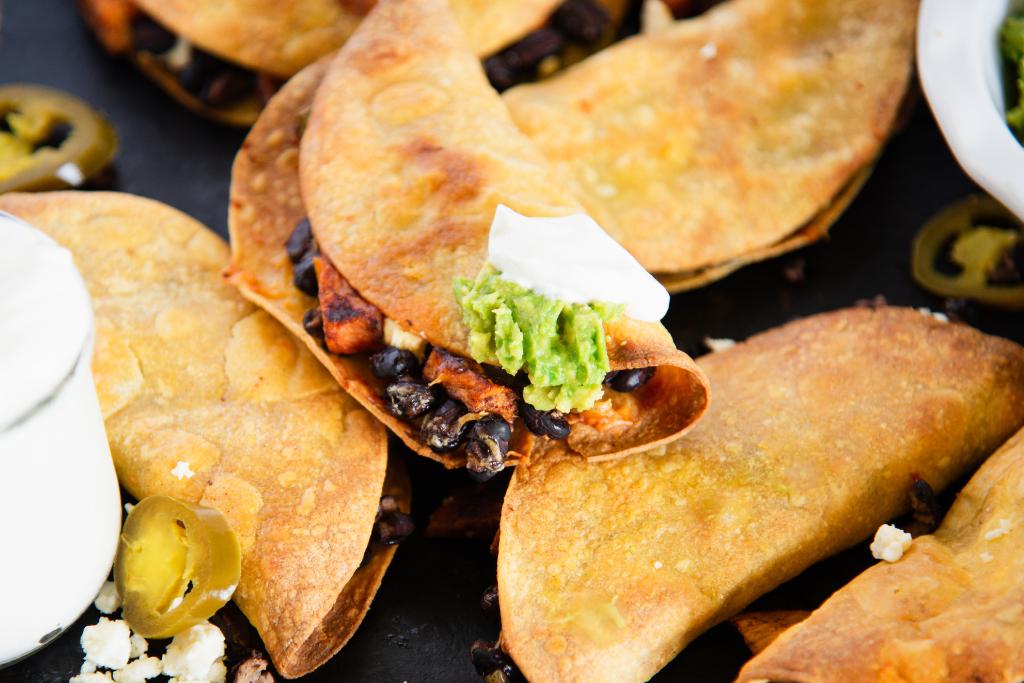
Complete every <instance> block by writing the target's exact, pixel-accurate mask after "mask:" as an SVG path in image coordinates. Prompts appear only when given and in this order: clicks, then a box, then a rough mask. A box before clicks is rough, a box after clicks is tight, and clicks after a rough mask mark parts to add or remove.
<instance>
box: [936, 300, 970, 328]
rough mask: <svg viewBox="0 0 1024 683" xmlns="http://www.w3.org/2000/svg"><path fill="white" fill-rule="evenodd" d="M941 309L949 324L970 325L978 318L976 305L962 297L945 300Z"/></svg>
mask: <svg viewBox="0 0 1024 683" xmlns="http://www.w3.org/2000/svg"><path fill="white" fill-rule="evenodd" d="M942 308H943V311H945V313H946V317H947V318H949V319H950V321H951V322H956V323H970V322H971V321H973V320H974V319H975V318H977V316H978V307H977V305H976V304H975V303H974V302H973V301H972V300H970V299H965V298H963V297H952V298H949V299H946V301H945V303H944V304H943V306H942Z"/></svg>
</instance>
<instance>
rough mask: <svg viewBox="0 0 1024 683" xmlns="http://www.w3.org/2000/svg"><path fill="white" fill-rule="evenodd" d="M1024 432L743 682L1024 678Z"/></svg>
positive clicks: (760, 660)
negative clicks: (937, 517) (939, 517)
mask: <svg viewBox="0 0 1024 683" xmlns="http://www.w3.org/2000/svg"><path fill="white" fill-rule="evenodd" d="M1022 501H1024V432H1018V433H1017V435H1016V436H1014V437H1013V438H1012V439H1011V440H1010V441H1009V442H1008V443H1007V444H1006V445H1004V446H1003V447H1002V448H1001V449H1000V450H999V451H998V452H997V453H996V454H995V455H993V456H992V457H991V458H990V459H989V460H988V461H987V462H986V463H985V464H984V465H983V466H982V468H981V469H980V470H979V471H978V473H977V474H975V475H974V477H973V478H972V479H971V481H970V482H969V483H968V484H967V486H966V487H965V488H964V490H963V491H961V492H960V494H959V496H958V498H957V500H956V503H954V505H953V507H952V508H951V509H950V511H949V514H947V515H946V519H945V520H944V521H943V523H942V526H941V527H939V529H938V531H936V532H935V534H934V535H931V536H920V537H918V538H915V539H914V541H913V543H912V544H911V546H910V548H909V550H907V552H906V554H905V555H904V556H903V558H902V559H900V560H899V561H898V562H895V563H888V562H881V563H879V564H878V565H877V566H875V567H872V568H871V569H869V570H867V571H866V572H864V573H863V574H861V575H860V576H858V577H857V578H856V579H854V580H853V581H852V582H851V583H850V584H849V585H847V586H846V587H844V588H842V589H840V590H839V591H838V592H837V593H836V594H835V595H833V596H832V597H831V598H829V599H828V600H827V601H826V602H825V604H824V605H822V606H821V608H820V609H818V610H817V611H815V612H814V613H812V614H811V616H810V618H808V619H807V620H806V621H805V622H803V623H801V624H800V625H798V626H796V627H794V628H791V629H790V630H788V631H786V632H785V633H784V634H783V635H781V636H780V637H779V639H778V640H776V641H775V642H774V643H773V644H772V645H770V646H769V647H768V648H767V649H766V650H765V651H764V652H763V653H761V655H760V656H758V657H755V658H754V659H753V660H751V661H750V662H749V663H748V664H747V665H746V666H745V667H744V668H743V671H742V672H741V673H740V678H739V679H740V680H741V681H748V682H751V683H752V682H753V681H769V680H771V681H792V682H793V683H810V682H811V681H822V682H824V681H828V682H830V683H832V682H836V683H841V682H842V681H858V682H860V681H864V682H867V681H900V682H901V683H912V682H913V683H918V682H919V683H925V682H928V683H930V682H932V681H964V682H967V681H1019V680H1024V553H1022V545H1024V502H1022Z"/></svg>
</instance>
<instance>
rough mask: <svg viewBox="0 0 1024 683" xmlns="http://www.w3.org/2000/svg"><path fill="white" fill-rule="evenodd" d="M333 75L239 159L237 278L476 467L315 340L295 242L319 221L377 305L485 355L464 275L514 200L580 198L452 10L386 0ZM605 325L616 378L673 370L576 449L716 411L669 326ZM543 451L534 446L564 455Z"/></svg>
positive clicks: (327, 241) (639, 444)
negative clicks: (474, 335) (297, 230)
mask: <svg viewBox="0 0 1024 683" xmlns="http://www.w3.org/2000/svg"><path fill="white" fill-rule="evenodd" d="M324 68H325V67H324V66H323V64H322V63H318V64H317V65H314V66H311V67H310V68H309V69H308V70H306V71H303V72H302V73H301V74H299V75H298V77H297V78H296V79H294V80H293V81H292V82H290V83H289V84H288V85H287V86H286V87H285V88H284V89H283V90H282V91H281V92H280V93H279V94H278V96H276V97H275V98H273V99H272V100H271V102H270V103H269V105H268V107H267V109H266V111H265V113H264V115H263V116H262V117H261V119H260V121H259V122H258V123H257V125H256V126H255V127H254V129H253V131H252V133H251V135H250V136H249V138H248V139H247V140H246V143H245V145H244V146H243V148H242V150H241V152H240V153H239V156H238V159H237V160H236V164H235V168H234V173H233V179H232V202H231V213H230V222H231V231H232V240H233V242H234V249H235V254H234V259H233V264H232V267H231V269H230V275H231V279H232V281H233V282H234V283H236V284H237V285H238V286H239V287H240V288H241V289H242V291H243V292H245V293H246V295H247V296H249V297H251V298H252V299H253V300H254V301H257V303H259V304H260V305H261V306H265V307H266V308H267V310H269V311H271V312H272V313H273V314H274V315H275V316H276V317H278V319H279V320H282V322H284V323H285V324H286V325H287V326H288V327H289V328H290V329H291V330H292V331H293V332H295V333H296V334H298V335H300V336H302V338H303V339H304V340H305V341H306V343H307V345H309V346H310V348H311V349H312V350H313V352H314V353H316V354H317V355H318V357H319V358H320V359H321V360H322V361H323V362H324V364H325V365H327V367H328V368H329V369H331V371H332V373H333V374H334V376H335V377H336V378H337V379H338V381H339V382H341V384H342V385H343V386H345V388H346V389H347V390H349V391H350V392H352V394H353V396H355V397H356V398H357V399H358V400H360V401H361V402H363V403H364V405H366V406H367V408H368V409H369V410H371V411H372V412H373V413H374V414H375V415H377V416H378V418H380V419H381V420H383V421H384V422H385V423H386V424H387V425H388V426H389V427H391V428H392V429H394V430H395V432H396V433H397V434H399V436H401V437H402V438H403V439H404V440H405V441H406V443H407V444H409V446H410V447H412V448H413V449H415V450H416V451H418V452H419V453H421V454H423V455H426V456H428V457H433V458H435V459H438V460H440V461H442V462H444V463H445V464H446V465H448V466H459V465H460V464H461V462H462V458H461V456H454V455H444V454H435V453H433V452H432V451H430V449H429V448H428V447H426V446H425V445H424V444H422V443H421V442H420V441H419V434H418V429H417V428H416V427H415V426H414V425H412V424H410V423H408V422H404V421H401V420H397V419H395V418H394V417H392V416H391V415H390V414H388V412H387V410H386V408H385V406H384V403H383V402H382V400H381V399H380V394H381V391H382V389H383V387H382V385H381V384H380V382H379V381H378V380H376V379H375V378H373V377H372V374H371V373H370V371H369V367H368V366H367V363H366V361H365V358H357V357H349V358H340V357H337V356H329V355H327V354H325V353H324V352H323V350H322V349H321V348H320V346H319V344H318V343H317V342H316V341H315V340H313V339H312V338H310V337H309V336H308V335H305V333H304V332H303V331H302V326H301V319H302V314H303V313H304V312H305V311H306V310H307V309H308V308H310V307H312V306H314V305H315V304H316V302H315V301H314V300H313V299H311V298H309V297H305V296H303V295H301V294H299V293H297V292H296V291H295V288H294V286H293V285H292V284H291V276H290V270H291V267H290V264H289V263H288V261H287V257H286V253H285V250H284V248H283V247H284V242H285V240H286V239H287V237H288V235H289V234H290V232H291V231H292V230H293V228H294V226H295V223H296V221H298V220H299V219H300V218H302V216H303V215H305V212H308V216H309V218H310V221H311V223H312V224H313V230H314V232H315V234H316V237H317V241H318V243H319V245H320V248H321V249H322V250H323V251H324V253H326V254H327V255H328V256H329V257H330V259H331V261H332V263H333V264H334V265H335V267H337V268H338V270H339V271H341V273H342V274H343V275H344V276H345V277H346V278H347V279H348V281H349V282H350V283H351V284H352V286H353V287H355V289H356V290H357V291H358V292H359V293H360V294H361V295H362V296H363V297H365V298H366V299H367V300H369V301H370V302H371V303H373V304H374V305H376V306H377V307H378V308H380V309H381V310H382V312H383V313H384V314H385V315H387V316H388V317H390V318H391V319H392V320H393V321H395V322H396V323H397V324H398V325H399V326H401V327H402V328H403V329H405V330H406V331H411V332H413V333H418V334H420V335H421V336H422V337H424V338H426V339H427V340H428V341H431V342H432V343H434V344H436V345H438V346H441V347H443V348H446V349H448V350H450V351H453V352H455V353H459V354H461V355H463V356H469V355H470V354H469V349H468V343H467V330H466V328H465V326H464V325H463V323H462V313H461V310H460V309H459V307H458V304H457V302H456V301H455V295H454V279H455V278H456V277H458V276H463V277H470V278H472V277H474V276H475V275H476V273H477V272H478V271H479V269H480V268H481V267H482V266H483V264H484V261H485V259H486V252H487V247H486V244H487V234H488V231H489V229H490V222H491V219H492V218H493V214H494V209H495V207H496V206H497V204H498V203H499V202H504V203H506V204H508V205H510V206H512V207H513V208H515V209H517V210H519V211H522V212H523V213H526V214H529V215H540V216H551V215H561V214H565V213H571V212H572V211H574V210H579V205H578V204H576V203H575V200H574V199H573V198H572V197H571V195H569V194H568V193H566V192H565V191H564V190H562V189H560V188H559V187H558V186H557V183H555V182H554V178H553V177H552V176H551V175H549V174H548V173H547V167H546V164H545V162H544V160H543V158H542V157H541V156H540V155H539V154H538V153H537V152H536V150H534V149H533V148H532V146H531V144H530V142H529V141H528V140H527V139H526V138H525V137H523V136H522V135H521V134H520V133H519V132H518V131H516V129H515V127H514V126H513V125H512V123H511V121H509V119H508V114H507V112H505V108H504V106H503V105H502V103H501V100H500V98H499V97H498V96H497V94H496V93H495V92H494V90H493V89H492V88H491V87H490V85H488V83H487V81H486V78H485V77H484V74H483V71H482V69H481V67H480V64H479V61H478V60H477V59H476V58H475V57H474V56H473V55H472V54H471V53H470V52H469V51H468V50H467V49H466V47H465V45H464V44H463V42H462V41H461V39H460V34H459V29H458V27H457V25H456V24H455V22H454V20H453V18H452V16H451V14H450V13H449V12H448V11H447V9H446V5H445V4H444V3H443V2H442V1H441V0H422V1H420V0H417V1H415V2H413V1H411V0H386V1H385V2H382V3H381V4H380V5H379V6H378V8H377V9H376V10H375V11H374V12H373V13H372V14H371V16H370V17H369V18H368V19H367V20H366V21H365V22H364V24H363V25H362V26H361V27H360V29H359V31H358V32H357V33H356V35H355V36H354V37H353V39H352V40H351V41H349V43H348V44H346V46H345V47H344V48H343V49H342V50H341V51H340V52H339V54H338V56H337V57H336V58H335V59H334V60H333V61H332V62H331V63H330V65H329V66H328V67H326V68H327V72H326V74H324V73H323V69H324ZM321 78H322V79H323V80H322V81H321V80H320V79H321ZM318 83H319V86H318ZM314 93H315V100H314V103H313V107H312V113H311V114H310V115H309V119H308V125H306V126H303V125H301V124H302V121H303V120H304V114H305V112H306V111H307V109H308V107H309V104H308V102H309V100H310V99H311V98H313V97H314ZM303 131H304V132H303ZM300 136H301V141H300V140H299V138H300ZM300 184H301V186H302V189H303V192H302V194H301V195H300V194H299V185H300ZM605 331H606V333H607V334H608V348H609V358H610V361H611V366H612V368H614V369H623V368H633V367H649V366H658V367H659V370H658V372H657V373H656V375H655V378H654V380H653V381H651V382H650V383H649V384H648V385H646V386H645V387H643V388H642V389H640V390H639V391H637V392H635V393H634V394H633V395H632V396H631V397H630V400H632V401H634V402H635V408H636V410H635V413H636V415H635V418H634V419H633V420H632V422H631V423H630V424H629V426H628V427H625V428H623V429H621V430H619V431H616V432H615V433H614V434H610V433H606V432H605V433H603V432H600V431H599V430H595V429H592V428H589V427H587V426H586V425H580V426H579V428H578V429H574V430H573V437H572V439H571V441H570V443H571V445H572V447H573V448H574V449H575V450H576V451H577V452H579V453H583V454H585V455H587V456H588V457H600V458H604V457H619V456H622V455H625V454H627V453H630V452H633V451H635V450H638V449H640V448H643V447H644V446H647V445H651V444H654V443H659V442H662V441H666V440H670V439H672V438H675V437H676V436H678V435H679V434H680V433H682V432H683V431H685V430H686V429H687V428H689V427H690V426H691V425H692V424H694V423H695V421H696V420H697V419H699V417H700V416H701V415H702V414H703V412H704V410H705V409H706V407H707V404H708V400H709V393H708V389H707V385H706V381H705V378H704V376H703V373H702V372H701V371H700V370H699V369H698V368H697V366H696V364H695V363H693V361H692V360H691V359H690V358H689V357H688V356H686V355H685V354H683V353H681V352H680V351H678V350H677V349H676V348H675V345H674V344H673V342H672V339H671V336H670V335H669V334H668V332H666V331H665V329H664V328H663V327H662V326H661V325H657V324H649V323H640V322H637V321H634V320H631V319H628V318H622V319H620V320H618V321H616V322H615V323H611V324H609V325H607V326H606V329H605ZM528 441H529V443H527V444H526V445H525V446H524V451H525V454H529V453H531V452H532V451H533V450H535V449H539V448H547V447H548V446H550V444H549V443H539V441H540V440H537V439H532V438H530V439H528Z"/></svg>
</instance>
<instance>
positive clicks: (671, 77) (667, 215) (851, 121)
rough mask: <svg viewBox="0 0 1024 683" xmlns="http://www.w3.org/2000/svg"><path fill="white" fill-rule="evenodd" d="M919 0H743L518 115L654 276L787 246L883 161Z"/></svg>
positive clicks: (635, 47) (534, 94)
mask: <svg viewBox="0 0 1024 683" xmlns="http://www.w3.org/2000/svg"><path fill="white" fill-rule="evenodd" d="M916 12H917V0H843V1H842V2H838V1H828V2H825V1H822V0H731V1H730V2H727V3H724V4H722V5H720V6H718V7H716V8H715V9H712V10H711V11H709V12H707V13H706V14H704V15H702V16H700V17H698V18H695V19H692V20H686V21H679V22H676V23H675V24H674V25H673V26H672V27H670V28H667V29H664V30H661V31H656V32H653V33H649V34H644V35H640V36H636V37H633V38H631V39H628V40H625V41H623V42H621V43H619V44H617V45H614V46H612V47H610V48H608V49H607V50H604V51H602V52H600V53H598V54H596V55H595V56H593V57H591V58H589V59H587V60H585V61H584V62H582V63H580V64H578V65H576V66H575V67H572V68H570V69H568V70H567V71H565V72H563V73H561V74H559V75H556V76H554V77H553V78H551V79H550V80H547V81H544V82H540V83H536V84H531V85H523V86H520V87H518V88H514V89H512V90H510V91H508V92H507V93H505V96H504V99H505V102H506V103H507V104H508V107H509V110H510V111H511V113H512V118H513V120H514V121H515V122H516V124H517V125H518V126H519V127H520V128H521V129H522V130H523V131H524V132H525V133H526V134H527V135H528V136H529V137H530V138H531V139H533V141H534V142H535V143H536V144H537V145H538V147H539V148H540V149H541V151H542V152H543V153H544V154H545V155H546V156H547V157H548V158H549V159H550V160H551V161H552V162H553V163H554V164H555V166H556V168H557V170H558V171H559V172H560V173H561V174H562V175H563V176H564V177H565V178H567V179H568V180H569V183H570V189H571V190H572V191H573V192H574V193H575V194H576V196H577V197H579V198H580V200H581V201H582V202H583V205H584V206H585V207H586V208H587V211H588V213H590V215H592V216H593V217H594V218H595V219H596V220H597V221H598V222H599V223H600V224H601V225H602V226H603V227H604V228H605V229H606V230H607V231H608V232H609V233H610V234H611V235H612V237H614V238H616V239H617V240H618V241H619V242H620V243H622V245H623V246H625V247H626V248H627V249H628V250H629V251H630V252H632V253H633V255H634V256H636V257H637V259H638V260H639V261H640V262H641V263H642V264H643V265H644V266H645V267H646V268H647V269H648V270H650V271H651V272H656V273H665V274H671V273H685V272H692V271H697V270H700V269H706V268H710V267H714V266H717V265H719V264H723V263H729V262H733V261H735V260H736V259H741V258H743V257H745V256H746V255H748V254H751V253H756V252H758V251H759V250H762V249H765V248H768V247H771V246H772V245H777V244H779V243H781V242H783V240H785V238H786V237H787V236H789V235H791V234H793V233H794V232H796V231H797V230H798V229H799V228H800V227H801V226H803V225H805V224H807V223H808V222H809V221H810V220H811V219H812V218H813V217H814V216H815V215H817V214H818V213H820V212H821V211H822V210H823V209H825V208H826V207H827V206H829V205H830V204H832V203H833V202H834V200H835V198H836V196H837V195H839V193H840V192H841V190H842V189H843V188H844V187H846V186H848V184H849V182H850V179H851V177H852V176H853V175H854V174H856V173H857V172H859V171H861V170H862V169H864V168H865V167H866V166H867V165H868V164H870V163H871V162H872V160H873V159H874V158H875V157H876V156H877V154H878V152H879V150H880V149H881V147H882V145H883V144H884V142H885V140H886V139H887V137H888V136H889V133H890V131H891V130H892V127H893V124H894V121H895V119H896V115H897V112H898V110H899V106H900V103H901V99H902V97H903V93H904V91H905V90H906V88H907V84H908V82H909V80H910V76H911V66H912V58H913V45H914V26H915V20H916Z"/></svg>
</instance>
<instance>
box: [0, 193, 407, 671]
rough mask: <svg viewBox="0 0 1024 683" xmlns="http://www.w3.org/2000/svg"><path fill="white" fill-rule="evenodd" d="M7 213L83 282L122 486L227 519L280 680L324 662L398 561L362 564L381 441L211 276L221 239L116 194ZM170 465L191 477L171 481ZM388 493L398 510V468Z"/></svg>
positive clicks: (22, 203)
mask: <svg viewBox="0 0 1024 683" xmlns="http://www.w3.org/2000/svg"><path fill="white" fill-rule="evenodd" d="M0 209H2V210H4V211H7V212H10V213H12V214H14V215H16V216H20V217H21V218H23V219H25V220H27V221H28V222H30V223H32V224H33V225H35V226H36V227H38V228H40V229H42V230H43V231H45V232H46V233H48V234H49V235H50V236H52V237H53V238H54V239H55V240H57V241H58V242H60V243H61V244H63V245H64V246H66V247H67V248H68V249H70V250H71V251H72V253H73V254H74V257H75V263H76V265H77V266H78V268H79V270H80V271H81V272H82V275H83V277H84V278H85V281H86V284H87V286H88V288H89V292H90V294H91V295H92V299H93V305H94V308H95V311H96V325H97V337H96V353H95V357H94V361H93V369H94V372H95V376H96V384H97V392H98V394H99V398H100V406H101V408H102V410H103V415H104V420H105V421H106V428H107V436H108V438H109V440H110V447H111V453H112V454H113V458H114V465H115V467H116V469H117V474H118V478H119V479H120V481H121V484H122V485H123V486H124V487H125V488H126V489H127V490H128V491H129V492H130V493H131V494H132V495H134V496H136V497H138V498H143V497H145V496H150V495H156V494H163V495H171V496H175V497H177V498H181V499H184V500H189V501H193V502H201V503H203V504H204V505H209V506H211V507H214V508H217V509H218V510H220V511H221V512H223V513H224V514H225V515H226V516H227V518H228V519H229V520H230V522H231V525H232V528H233V529H234V531H235V533H236V534H237V535H238V538H239V541H240V543H241V546H242V576H241V581H240V582H239V585H238V589H237V591H236V592H235V595H234V600H235V602H236V603H237V604H238V606H239V607H240V608H241V609H242V611H243V612H244V613H245V615H246V616H247V617H248V618H249V620H250V621H252V623H253V625H254V626H255V627H256V629H257V630H258V631H259V633H260V635H261V636H262V638H263V642H264V643H265V644H266V646H267V651H268V652H269V654H270V656H271V657H272V658H273V660H274V664H275V666H276V667H277V669H278V671H280V672H281V674H282V675H284V676H286V677H289V678H291V677H296V676H300V675H303V674H305V673H307V672H309V671H311V670H313V669H315V668H316V667H318V666H320V665H321V664H323V663H324V662H325V661H326V660H327V659H328V658H329V657H330V656H331V655H333V654H334V653H335V652H337V650H338V649H339V648H340V647H341V646H342V645H343V644H344V643H345V642H346V641H347V640H348V638H349V637H350V636H351V635H352V633H353V632H354V630H355V628H356V627H357V626H358V625H359V623H360V621H361V620H362V617H363V615H364V614H365V613H366V610H367V609H368V608H369V604H370V601H371V599H372V598H373V595H374V593H375V592H376V590H377V586H378V585H379V584H380V580H381V577H382V575H383V573H384V570H385V569H386V568H387V565H388V563H389V562H390V560H391V556H392V555H393V553H394V548H393V547H391V548H374V552H373V554H372V557H371V560H370V561H369V562H368V563H367V564H366V565H365V566H363V567H362V568H359V566H360V563H361V561H362V559H363V553H364V551H365V550H366V548H367V544H368V542H369V540H370V537H371V533H372V530H373V525H374V518H375V516H376V513H377V506H378V502H379V499H380V496H381V492H382V488H383V487H384V486H385V470H386V469H387V468H388V462H387V441H386V438H385V432H384V430H383V429H382V428H381V427H380V425H378V424H377V422H376V421H375V420H374V419H373V418H372V417H371V416H370V415H369V414H368V413H367V412H366V411H365V410H363V409H362V408H361V407H360V406H359V404H357V403H356V402H355V401H353V400H352V399H351V398H349V397H348V396H346V395H345V394H344V393H342V392H341V391H340V390H339V389H338V387H337V385H336V384H335V383H334V382H333V381H332V380H331V378H330V376H329V375H328V374H327V373H325V372H324V371H323V369H322V368H321V367H320V365H319V364H318V363H317V362H316V360H315V359H314V358H313V357H312V356H311V355H309V354H308V353H307V352H306V351H305V349H303V348H302V347H301V345H299V344H297V343H296V341H295V340H294V338H293V337H292V336H291V335H289V334H288V333H287V332H286V331H285V330H283V329H282V328H281V327H280V325H278V324H277V323H276V322H274V320H273V319H272V318H271V317H270V316H269V315H267V314H266V313H264V312H263V311H260V310H258V309H256V308H254V307H253V306H252V305H251V304H249V303H248V302H246V301H245V300H244V299H242V298H241V297H239V296H238V295H237V293H236V292H235V291H234V290H233V289H232V288H231V287H230V286H229V285H227V284H225V283H223V282H222V281H221V278H220V275H219V270H220V268H221V267H222V266H223V264H224V263H225V262H226V261H227V259H228V248H227V245H226V244H224V243H223V242H222V241H221V240H220V239H219V238H218V237H217V236H216V235H214V234H213V233H212V232H210V231H209V230H207V229H206V228H204V227H203V226H202V225H200V224H199V223H197V222H196V221H194V220H192V219H191V218H189V217H187V216H185V215H184V214H181V213H179V212H178V211H175V210H174V209H171V208H169V207H167V206H165V205H163V204H160V203H157V202H154V201H151V200H148V199H142V198H140V197H133V196H130V195H124V194H117V193H81V192H57V193H43V194H8V195H4V196H3V197H0ZM178 461H185V462H188V463H189V466H190V468H191V469H192V471H194V472H195V475H194V476H192V477H191V478H187V479H181V480H179V479H177V478H176V477H175V476H174V475H173V474H172V473H171V470H173V469H174V467H175V465H176V464H177V462H178ZM398 465H399V466H400V463H398ZM387 488H388V489H389V490H391V491H393V492H394V493H397V494H398V496H399V498H400V500H401V501H402V504H403V507H404V509H408V502H409V487H408V481H407V480H406V479H405V475H404V473H403V472H402V471H401V470H400V469H399V470H397V471H392V472H391V473H390V475H389V481H388V485H387Z"/></svg>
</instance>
